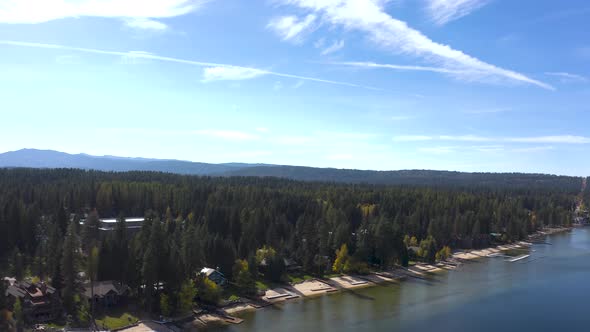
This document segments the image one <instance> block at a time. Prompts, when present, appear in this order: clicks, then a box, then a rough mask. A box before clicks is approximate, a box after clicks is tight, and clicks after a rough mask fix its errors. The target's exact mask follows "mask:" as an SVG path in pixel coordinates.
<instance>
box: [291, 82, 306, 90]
mask: <svg viewBox="0 0 590 332" xmlns="http://www.w3.org/2000/svg"><path fill="white" fill-rule="evenodd" d="M304 83H305V81H304V80H299V81H297V82H295V84H293V89H299V88H300V87H301V86H302V85H303V84H304Z"/></svg>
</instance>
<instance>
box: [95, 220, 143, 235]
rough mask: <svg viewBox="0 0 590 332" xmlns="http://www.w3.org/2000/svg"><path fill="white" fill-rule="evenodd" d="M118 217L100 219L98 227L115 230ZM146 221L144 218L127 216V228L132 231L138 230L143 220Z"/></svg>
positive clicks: (103, 229) (102, 229) (104, 229)
mask: <svg viewBox="0 0 590 332" xmlns="http://www.w3.org/2000/svg"><path fill="white" fill-rule="evenodd" d="M117 220H118V219H116V218H111V219H100V220H99V223H100V226H99V227H98V229H99V230H101V231H107V232H108V231H113V230H115V225H117ZM144 221H145V219H144V218H125V228H127V230H131V231H138V230H140V229H141V226H142V225H143V222H144Z"/></svg>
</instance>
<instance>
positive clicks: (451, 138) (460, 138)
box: [438, 135, 493, 142]
mask: <svg viewBox="0 0 590 332" xmlns="http://www.w3.org/2000/svg"><path fill="white" fill-rule="evenodd" d="M438 139H439V140H441V141H458V142H489V141H492V140H493V139H492V138H489V137H481V136H475V135H460V136H449V135H441V136H438Z"/></svg>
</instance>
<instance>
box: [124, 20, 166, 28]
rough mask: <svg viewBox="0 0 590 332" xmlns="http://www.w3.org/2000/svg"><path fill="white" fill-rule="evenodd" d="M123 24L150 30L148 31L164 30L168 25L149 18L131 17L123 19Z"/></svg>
mask: <svg viewBox="0 0 590 332" xmlns="http://www.w3.org/2000/svg"><path fill="white" fill-rule="evenodd" d="M125 25H126V26H128V27H129V28H132V29H139V30H150V31H165V30H167V29H168V26H167V25H166V24H164V23H162V22H159V21H156V20H153V19H149V18H144V17H140V18H132V19H127V20H125Z"/></svg>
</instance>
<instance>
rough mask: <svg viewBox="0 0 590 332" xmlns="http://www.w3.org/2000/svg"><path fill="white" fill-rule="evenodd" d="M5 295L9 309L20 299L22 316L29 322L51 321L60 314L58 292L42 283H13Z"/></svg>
mask: <svg viewBox="0 0 590 332" xmlns="http://www.w3.org/2000/svg"><path fill="white" fill-rule="evenodd" d="M5 295H6V297H8V305H9V307H10V308H12V307H13V306H14V303H15V302H16V300H17V299H20V302H21V305H22V308H23V314H24V316H25V319H26V320H27V321H29V322H32V323H33V322H46V321H51V320H54V319H56V318H58V317H59V315H60V314H61V302H60V299H59V294H58V292H57V291H56V290H55V288H53V287H51V286H48V285H47V284H46V283H44V282H37V283H32V282H28V281H15V282H14V283H12V284H11V285H9V286H8V288H7V289H6V294H5Z"/></svg>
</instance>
